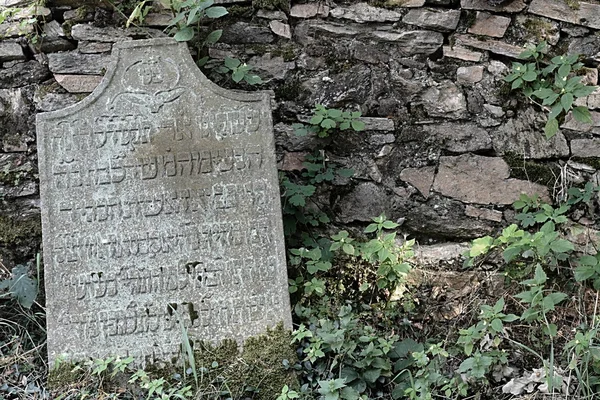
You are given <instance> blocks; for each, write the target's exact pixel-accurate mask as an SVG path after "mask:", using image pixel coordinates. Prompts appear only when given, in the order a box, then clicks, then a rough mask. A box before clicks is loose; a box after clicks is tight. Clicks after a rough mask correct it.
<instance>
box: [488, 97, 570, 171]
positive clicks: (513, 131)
mask: <svg viewBox="0 0 600 400" xmlns="http://www.w3.org/2000/svg"><path fill="white" fill-rule="evenodd" d="M539 118H541V116H540V114H539V113H536V112H535V111H534V110H532V109H531V108H529V109H527V110H525V111H523V112H521V113H520V114H519V115H518V116H517V118H512V119H509V120H508V121H507V122H506V123H505V124H503V125H501V126H500V127H498V128H497V129H496V130H495V131H494V135H493V136H492V140H493V142H494V150H495V151H496V152H497V153H498V154H500V155H502V154H505V153H514V154H521V155H523V156H524V157H525V158H532V159H539V158H555V157H568V156H569V145H568V144H567V140H566V139H565V137H564V135H563V134H562V133H561V132H558V133H557V134H556V135H554V136H553V137H552V138H551V139H549V140H548V139H546V136H545V135H544V130H543V128H544V124H545V121H543V120H540V119H539Z"/></svg>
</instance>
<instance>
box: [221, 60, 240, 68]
mask: <svg viewBox="0 0 600 400" xmlns="http://www.w3.org/2000/svg"><path fill="white" fill-rule="evenodd" d="M223 63H224V64H225V66H226V67H227V68H229V69H236V68H237V67H239V66H240V64H241V63H242V62H241V61H240V60H238V59H237V58H231V57H225V60H224V61H223Z"/></svg>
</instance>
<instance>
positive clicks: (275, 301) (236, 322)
mask: <svg viewBox="0 0 600 400" xmlns="http://www.w3.org/2000/svg"><path fill="white" fill-rule="evenodd" d="M270 113H271V110H270V100H269V96H268V94H266V93H258V94H256V93H253V94H250V93H237V92H236V93H233V92H229V91H226V90H223V89H221V88H219V87H217V86H215V85H214V84H212V83H211V82H209V81H208V80H207V79H206V78H205V77H204V76H203V75H202V74H201V73H200V71H199V70H198V69H197V68H196V66H195V65H194V63H193V61H192V59H191V57H190V55H189V53H188V50H187V48H186V47H185V45H183V44H177V43H176V42H174V41H172V40H171V39H153V40H141V41H131V42H123V43H119V44H116V45H115V50H114V54H113V64H112V66H111V68H110V69H109V71H108V72H107V74H106V76H105V78H104V81H103V82H102V83H101V84H100V86H99V87H98V88H97V89H96V91H95V92H94V93H92V94H91V95H90V96H89V97H88V98H86V99H84V100H83V101H82V102H81V103H79V104H76V105H75V106H72V107H70V108H67V109H64V110H61V111H57V112H52V113H44V114H39V115H38V118H37V126H38V128H37V129H38V151H39V166H40V188H41V195H42V223H43V236H44V263H45V270H46V273H45V279H46V282H45V284H46V298H47V314H48V352H49V358H50V360H54V359H55V358H56V357H59V356H61V357H67V358H71V359H83V358H89V357H106V356H108V355H120V356H127V355H132V356H134V357H136V360H137V362H138V363H140V364H145V363H151V362H155V361H162V360H165V361H170V360H172V359H173V358H175V357H177V356H178V355H179V345H178V343H179V341H180V331H181V324H183V325H184V326H185V327H186V329H187V330H188V332H189V334H190V336H191V337H192V338H194V339H198V340H210V341H213V342H216V341H219V340H222V339H225V338H233V339H236V340H238V341H239V342H243V340H244V339H246V338H248V337H249V336H253V335H256V334H259V333H261V332H263V331H264V330H265V329H266V327H268V326H274V325H276V324H278V323H279V322H283V323H284V324H285V325H286V326H288V327H290V326H291V316H290V308H289V297H288V294H287V293H288V292H287V275H286V265H285V254H284V248H283V228H282V221H281V214H280V204H279V189H278V184H277V171H276V166H275V155H274V139H273V128H272V121H271V114H270Z"/></svg>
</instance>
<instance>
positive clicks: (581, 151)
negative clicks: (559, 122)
mask: <svg viewBox="0 0 600 400" xmlns="http://www.w3.org/2000/svg"><path fill="white" fill-rule="evenodd" d="M571 154H572V156H573V157H598V156H600V138H592V139H573V140H571Z"/></svg>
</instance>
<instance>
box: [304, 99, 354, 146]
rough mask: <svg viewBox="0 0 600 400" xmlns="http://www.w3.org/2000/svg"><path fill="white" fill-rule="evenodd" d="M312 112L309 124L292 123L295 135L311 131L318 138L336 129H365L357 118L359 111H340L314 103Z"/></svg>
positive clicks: (326, 135)
mask: <svg viewBox="0 0 600 400" xmlns="http://www.w3.org/2000/svg"><path fill="white" fill-rule="evenodd" d="M313 112H314V114H313V116H312V117H311V118H310V120H309V122H308V123H309V125H304V124H301V123H298V124H294V125H293V127H294V130H295V133H296V135H298V136H305V135H307V134H308V133H313V134H316V135H317V136H318V137H320V138H326V137H329V135H330V134H331V132H333V131H334V130H336V129H338V130H340V131H345V130H348V129H351V128H352V130H354V131H356V132H360V131H362V130H364V129H365V124H364V122H362V121H360V120H359V118H360V116H361V113H360V111H342V110H338V109H335V108H325V106H323V105H321V104H316V105H315V109H314V110H313Z"/></svg>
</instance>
